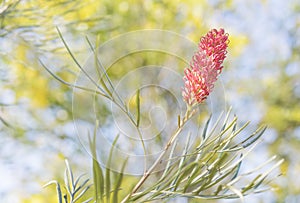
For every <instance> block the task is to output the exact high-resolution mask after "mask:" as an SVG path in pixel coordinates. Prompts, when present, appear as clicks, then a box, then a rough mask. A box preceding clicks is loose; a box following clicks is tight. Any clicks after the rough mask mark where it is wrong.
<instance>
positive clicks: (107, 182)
mask: <svg viewBox="0 0 300 203" xmlns="http://www.w3.org/2000/svg"><path fill="white" fill-rule="evenodd" d="M118 139H119V135H117V136H116V138H115V140H114V141H113V143H112V146H111V149H110V152H109V156H108V160H107V164H106V171H105V189H106V190H105V195H106V201H107V202H110V190H111V182H110V173H111V172H110V167H111V158H112V154H113V151H114V147H115V145H116V143H117V141H118Z"/></svg>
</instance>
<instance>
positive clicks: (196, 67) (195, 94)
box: [182, 29, 229, 106]
mask: <svg viewBox="0 0 300 203" xmlns="http://www.w3.org/2000/svg"><path fill="white" fill-rule="evenodd" d="M228 42H229V40H228V34H227V33H225V31H224V29H220V30H219V31H218V30H216V29H213V30H211V31H209V32H208V33H207V34H206V35H205V36H204V37H202V38H201V39H200V43H199V45H198V51H197V52H196V53H195V54H194V56H193V59H192V61H191V63H190V66H189V67H187V68H185V70H184V77H183V80H184V88H183V91H182V96H183V99H184V100H185V101H186V102H187V104H188V105H191V106H192V105H195V104H197V103H201V102H202V101H204V100H205V99H206V98H207V96H208V95H209V94H210V92H211V91H212V89H213V87H214V83H215V82H216V80H217V77H218V75H219V74H220V73H221V71H222V68H223V66H222V63H223V61H224V59H225V57H226V54H227V51H226V49H227V47H228Z"/></svg>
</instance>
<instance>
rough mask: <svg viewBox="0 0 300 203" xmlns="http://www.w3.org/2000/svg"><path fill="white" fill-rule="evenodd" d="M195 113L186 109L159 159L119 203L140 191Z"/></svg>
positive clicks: (123, 202)
mask: <svg viewBox="0 0 300 203" xmlns="http://www.w3.org/2000/svg"><path fill="white" fill-rule="evenodd" d="M195 112H196V111H195V110H193V111H191V109H189V108H188V110H187V111H186V113H185V116H184V118H183V119H182V124H181V125H180V126H178V127H177V129H176V131H175V132H174V134H173V135H172V136H171V137H170V139H169V141H168V143H167V144H166V146H165V147H164V150H163V151H162V152H161V154H160V155H159V157H158V158H157V159H156V161H155V162H154V163H153V164H152V166H151V167H150V168H149V169H148V170H147V171H145V173H144V175H143V176H142V178H141V179H140V180H139V182H138V183H137V184H136V185H135V186H134V188H133V189H132V191H131V192H130V193H129V194H128V195H127V196H126V197H125V198H124V199H123V200H122V202H121V203H125V202H127V201H128V200H129V198H130V197H131V196H132V195H133V194H134V193H136V192H137V191H138V189H140V187H141V186H142V185H143V183H144V182H145V181H146V180H147V178H148V177H149V176H150V175H151V173H152V172H153V171H154V169H155V168H156V166H157V165H158V164H159V163H160V162H161V161H162V158H163V157H164V155H165V154H166V152H167V151H168V149H169V148H170V146H171V145H172V144H173V143H174V141H175V139H176V138H177V136H178V135H179V133H180V132H181V131H182V129H183V126H184V124H185V123H186V122H187V121H188V120H189V119H190V118H191V117H192V116H193V115H194V113H195Z"/></svg>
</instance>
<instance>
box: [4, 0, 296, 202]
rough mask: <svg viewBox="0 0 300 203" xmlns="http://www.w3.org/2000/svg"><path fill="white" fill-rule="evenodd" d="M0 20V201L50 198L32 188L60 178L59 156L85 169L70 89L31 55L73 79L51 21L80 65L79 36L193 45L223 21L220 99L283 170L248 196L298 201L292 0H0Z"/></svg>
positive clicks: (85, 51) (50, 191) (83, 54)
mask: <svg viewBox="0 0 300 203" xmlns="http://www.w3.org/2000/svg"><path fill="white" fill-rule="evenodd" d="M0 23H1V27H0V56H1V58H0V79H1V81H0V84H1V85H0V109H1V110H0V119H1V121H0V179H1V183H0V201H1V202H11V203H13V202H55V201H56V196H55V190H54V188H46V189H42V188H41V186H42V185H43V184H45V183H46V182H48V181H49V180H51V179H54V178H56V179H60V178H61V177H62V174H63V170H64V159H65V158H68V159H69V160H70V163H71V164H72V166H73V167H74V170H75V171H76V173H85V172H89V170H90V169H89V167H90V161H89V156H88V155H87V154H86V153H85V151H84V150H82V147H81V146H80V143H78V140H77V138H76V135H75V134H76V133H75V131H74V127H73V121H72V106H71V103H72V89H71V88H69V87H67V86H65V85H63V84H61V83H59V82H57V81H56V80H55V79H54V78H53V77H52V76H50V75H49V74H48V73H47V72H46V71H45V69H43V67H42V66H41V65H40V63H39V61H38V59H39V58H40V59H42V60H43V61H44V62H45V63H46V64H47V66H49V67H51V70H52V71H53V72H55V73H56V74H57V75H58V76H60V77H61V78H63V79H64V80H66V81H68V82H70V83H73V82H74V80H75V79H76V74H77V73H78V72H79V70H78V69H77V68H76V67H75V65H74V63H73V62H72V60H71V58H70V57H69V55H68V53H67V51H66V49H65V48H64V47H63V44H62V42H61V40H60V39H59V37H58V33H57V31H56V28H55V27H56V26H58V27H59V29H60V30H61V32H62V34H63V36H64V37H65V39H66V40H67V41H68V44H69V45H70V48H71V49H72V50H73V51H74V53H75V55H76V57H77V59H78V60H79V62H80V63H82V64H84V62H85V60H86V58H87V57H88V56H89V55H90V51H89V47H88V45H87V44H86V42H85V36H89V37H90V38H91V39H96V38H98V40H99V42H100V44H101V43H103V42H105V41H107V40H109V39H111V38H113V37H115V36H118V35H120V34H122V33H125V32H129V31H135V30H140V29H163V30H169V31H173V32H176V33H179V34H181V35H183V36H185V37H187V38H188V39H190V40H192V41H194V42H195V43H198V41H199V37H200V36H201V35H203V34H205V33H206V32H207V31H208V30H210V29H211V28H220V27H223V28H224V29H225V30H226V31H227V32H228V33H229V34H230V45H229V51H228V52H229V53H228V56H227V59H226V62H225V68H224V71H223V73H222V76H221V78H222V82H223V85H224V87H225V94H226V102H227V104H228V105H229V106H232V107H233V111H234V113H235V114H236V115H237V116H238V117H239V119H241V121H242V122H245V121H248V120H250V121H251V122H252V125H253V126H255V125H258V124H262V123H263V124H267V125H268V126H269V128H268V130H267V132H266V133H265V135H264V144H263V145H262V146H261V150H259V151H257V154H256V155H255V156H257V158H258V157H267V156H269V155H273V154H278V155H279V157H283V158H284V159H285V163H284V164H283V165H282V166H281V167H280V172H281V173H282V174H283V176H282V177H280V178H279V179H277V180H276V181H274V182H273V183H272V186H273V187H274V188H277V190H276V191H274V192H268V193H267V195H257V196H256V197H255V200H253V201H256V202H278V203H279V202H289V203H290V202H300V185H299V180H298V179H299V173H300V159H299V157H298V153H300V2H299V1H298V0H289V1H282V0H251V1H250V0H246V1H239V0H222V1H221V0H202V1H196V0H190V1H185V2H183V1H177V0H174V1H171V0H153V1H151V0H145V1H138V0H130V1H119V0H116V1H110V0H94V1H93V0H87V1H77V0H72V1H70V0H60V1H45V0H35V1H30V0H20V1H17V0H11V1H5V0H2V1H1V3H0ZM157 60H158V59H157ZM183 68H184V67H182V70H183ZM182 74H183V73H182ZM255 156H254V159H255ZM258 159H260V158H258ZM82 163H86V165H83V164H82ZM51 198H52V199H51ZM246 200H247V199H246ZM182 201H183V200H182Z"/></svg>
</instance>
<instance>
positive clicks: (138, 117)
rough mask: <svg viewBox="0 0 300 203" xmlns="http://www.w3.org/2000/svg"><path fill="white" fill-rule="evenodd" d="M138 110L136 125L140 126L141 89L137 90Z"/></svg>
mask: <svg viewBox="0 0 300 203" xmlns="http://www.w3.org/2000/svg"><path fill="white" fill-rule="evenodd" d="M135 102H136V108H137V109H136V111H137V118H136V126H137V127H139V126H140V119H141V109H140V89H138V90H137V93H136V100H135Z"/></svg>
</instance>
